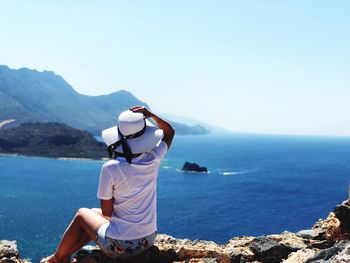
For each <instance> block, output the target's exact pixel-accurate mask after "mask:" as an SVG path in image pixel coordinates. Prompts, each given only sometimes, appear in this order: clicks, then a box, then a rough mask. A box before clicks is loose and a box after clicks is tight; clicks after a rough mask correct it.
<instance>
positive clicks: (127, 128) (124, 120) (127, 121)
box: [102, 110, 163, 153]
mask: <svg viewBox="0 0 350 263" xmlns="http://www.w3.org/2000/svg"><path fill="white" fill-rule="evenodd" d="M102 138H103V140H104V142H105V143H106V145H107V146H111V145H112V144H114V143H116V142H118V141H122V140H125V141H126V142H127V144H128V145H129V147H130V149H131V152H132V153H144V152H147V151H150V150H152V149H153V148H155V147H156V146H157V145H158V144H159V143H160V141H161V139H162V138H163V130H162V129H159V128H158V127H156V126H154V125H153V124H152V123H151V122H150V121H148V120H147V119H145V118H144V115H143V114H142V113H141V112H133V111H131V110H126V111H123V112H122V113H121V114H120V115H119V117H118V125H117V126H114V127H111V128H108V129H105V130H103V131H102ZM114 151H116V152H119V153H123V147H122V144H120V145H119V146H118V147H117V148H116V149H114Z"/></svg>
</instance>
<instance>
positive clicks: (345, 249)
mask: <svg viewBox="0 0 350 263" xmlns="http://www.w3.org/2000/svg"><path fill="white" fill-rule="evenodd" d="M2 242H4V241H2ZM0 244H3V243H0ZM5 244H6V243H5ZM4 251H6V249H5V250H4ZM7 251H9V249H7ZM11 251H12V252H11V253H9V252H3V250H2V248H1V246H0V263H1V262H14V263H15V262H16V263H17V262H25V261H20V260H19V259H18V251H17V252H15V249H12V250H11ZM6 260H8V261H6ZM11 260H12V261H11ZM16 260H17V261H16ZM73 262H75V263H100V262H105V263H109V262H114V261H112V260H110V259H108V258H106V257H105V256H104V254H103V253H101V252H100V251H99V249H98V248H97V247H93V248H91V247H90V248H89V249H85V250H84V249H83V250H80V251H79V252H78V253H77V255H76V256H75V257H74V259H73ZM118 262H120V261H118ZM137 262H140V263H141V262H147V263H170V262H183V263H187V262H193V263H194V262H196V263H199V262H202V263H214V262H222V263H230V262H231V263H236V262H237V263H243V262H256V263H258V262H262V263H274V262H276V263H277V262H284V263H301V262H305V263H316V262H317V263H319V262H339V263H340V262H342V263H346V262H350V204H349V203H348V201H344V202H343V203H342V204H340V205H337V206H336V207H335V209H334V211H333V212H331V213H330V214H329V216H328V217H327V218H326V219H325V220H321V219H320V220H319V221H318V222H316V223H315V225H314V226H313V227H312V228H311V229H307V230H301V231H299V232H297V233H291V232H283V233H281V234H276V235H265V236H259V237H253V236H240V237H235V238H233V239H231V240H229V241H228V242H227V243H226V244H224V245H219V244H216V243H215V242H212V241H203V240H189V239H176V238H174V237H171V236H168V235H165V234H159V235H158V236H157V240H156V243H155V246H153V247H152V248H151V249H149V250H148V251H147V252H145V253H144V254H143V255H141V256H139V257H137V258H133V259H131V260H127V261H123V263H137Z"/></svg>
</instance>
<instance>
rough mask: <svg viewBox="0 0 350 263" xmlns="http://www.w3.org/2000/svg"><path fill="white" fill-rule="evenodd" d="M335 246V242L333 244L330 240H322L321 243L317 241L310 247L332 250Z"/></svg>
mask: <svg viewBox="0 0 350 263" xmlns="http://www.w3.org/2000/svg"><path fill="white" fill-rule="evenodd" d="M333 245H334V242H332V241H330V240H321V241H316V242H313V243H311V244H310V247H312V248H319V249H325V248H330V247H331V246H333Z"/></svg>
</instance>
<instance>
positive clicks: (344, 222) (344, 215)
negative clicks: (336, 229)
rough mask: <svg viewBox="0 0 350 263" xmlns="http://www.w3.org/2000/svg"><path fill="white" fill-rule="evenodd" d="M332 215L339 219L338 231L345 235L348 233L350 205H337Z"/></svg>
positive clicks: (349, 228)
mask: <svg viewBox="0 0 350 263" xmlns="http://www.w3.org/2000/svg"><path fill="white" fill-rule="evenodd" d="M333 213H334V214H335V216H336V217H337V218H338V219H339V222H340V229H341V230H342V231H343V232H345V233H350V205H349V204H348V202H347V201H345V202H343V203H342V204H341V205H337V206H336V207H335V209H334V211H333Z"/></svg>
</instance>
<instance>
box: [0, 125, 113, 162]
mask: <svg viewBox="0 0 350 263" xmlns="http://www.w3.org/2000/svg"><path fill="white" fill-rule="evenodd" d="M0 153H4V154H20V155H31V156H45V157H67V158H91V159H100V158H103V157H107V156H108V154H107V151H106V146H105V144H103V143H101V142H98V141H97V140H96V139H95V138H94V137H93V136H92V134H90V133H89V132H86V131H81V130H78V129H75V128H72V127H69V126H68V125H66V124H63V123H55V122H49V123H23V124H20V125H18V126H15V127H12V128H8V129H4V128H2V129H1V128H0Z"/></svg>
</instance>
